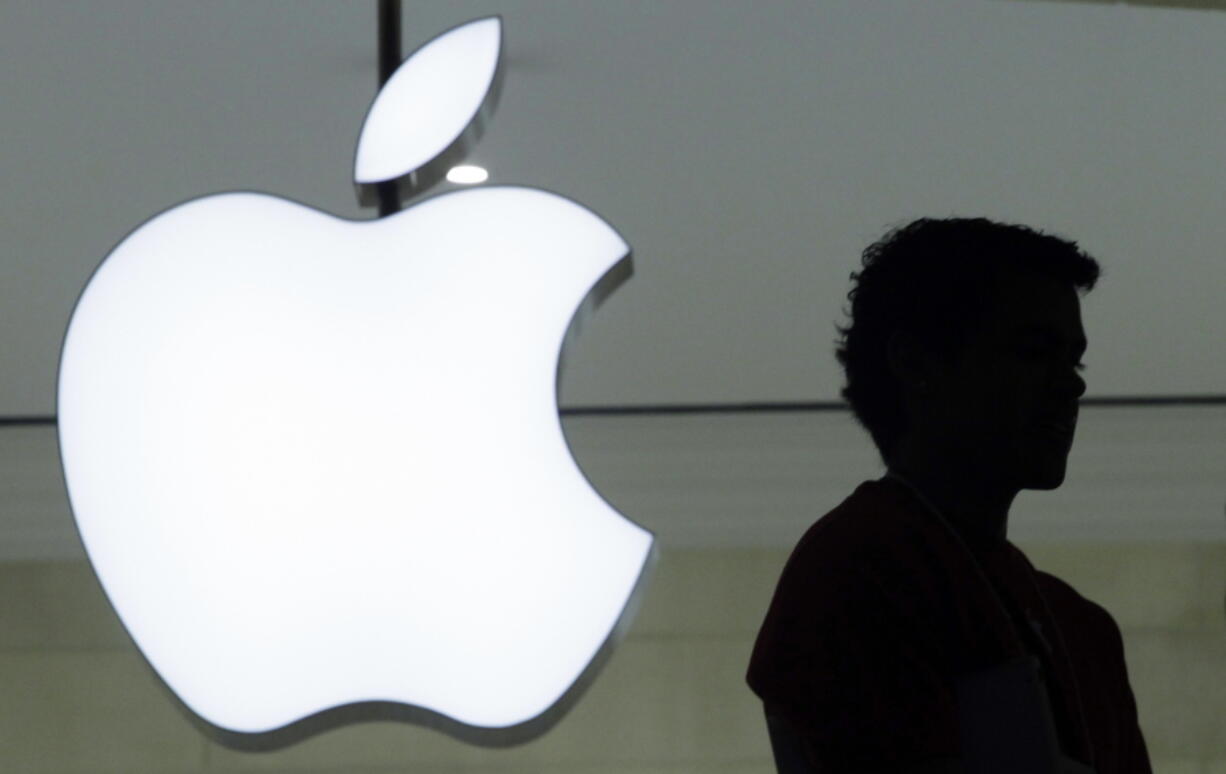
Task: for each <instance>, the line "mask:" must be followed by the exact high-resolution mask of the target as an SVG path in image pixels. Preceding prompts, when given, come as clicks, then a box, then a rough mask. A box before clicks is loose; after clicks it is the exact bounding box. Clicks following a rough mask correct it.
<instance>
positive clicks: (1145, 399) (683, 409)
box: [560, 395, 1226, 416]
mask: <svg viewBox="0 0 1226 774" xmlns="http://www.w3.org/2000/svg"><path fill="white" fill-rule="evenodd" d="M1078 404H1079V405H1081V406H1226V395H1171V396H1163V395H1137V396H1119V397H1103V398H1082V399H1081V400H1080V401H1078ZM850 410H851V408H850V406H848V404H847V403H846V402H844V401H810V402H806V401H794V402H787V401H781V402H776V403H708V404H686V403H679V404H661V405H643V406H571V407H567V408H563V409H561V410H560V413H561V414H562V416H624V415H633V414H653V415H662V414H769V413H777V414H781V413H811V412H819V411H850Z"/></svg>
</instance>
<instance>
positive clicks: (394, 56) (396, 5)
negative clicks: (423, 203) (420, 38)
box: [375, 0, 402, 218]
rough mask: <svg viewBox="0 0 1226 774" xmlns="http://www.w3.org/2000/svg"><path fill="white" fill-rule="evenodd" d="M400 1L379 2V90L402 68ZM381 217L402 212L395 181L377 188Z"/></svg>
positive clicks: (384, 0) (378, 185)
mask: <svg viewBox="0 0 1226 774" xmlns="http://www.w3.org/2000/svg"><path fill="white" fill-rule="evenodd" d="M401 56H402V54H401V53H400V0H379V88H380V89H382V88H383V84H385V83H387V80H388V78H391V77H392V73H394V72H395V71H396V68H397V67H399V66H400V59H401ZM375 190H376V191H377V192H378V195H379V217H381V218H382V217H384V216H387V215H391V214H392V213H394V212H399V211H400V191H399V190H398V186H397V185H396V181H395V180H388V181H387V182H384V183H379V184H377V185H376V186H375Z"/></svg>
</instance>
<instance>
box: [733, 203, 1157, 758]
mask: <svg viewBox="0 0 1226 774" xmlns="http://www.w3.org/2000/svg"><path fill="white" fill-rule="evenodd" d="M862 268H863V270H862V271H861V272H860V273H859V274H856V273H853V274H852V275H851V278H852V279H853V280H856V281H857V283H856V285H855V286H854V287H853V288H852V290H851V292H849V293H848V298H849V300H851V302H852V309H851V325H850V326H849V327H846V328H842V327H839V328H838V330H839V332H840V334H841V335H842V337H843V338H842V341H841V342H840V346H839V347H838V349H837V350H836V357H837V358H838V360H839V362H840V363H841V364H842V365H843V367H844V369H845V374H846V377H847V384H846V386H845V387H844V388H843V390H842V395H843V397H844V398H846V399H847V401H848V402H849V404H850V405H851V409H852V412H853V414H854V416H855V418H856V420H857V422H858V423H859V424H860V425H861V426H863V427H864V428H865V429H866V430H867V431H868V433H869V434H870V436H871V437H872V440H873V442H874V445H875V446H876V447H877V449H878V451H879V452H880V454H881V458H882V461H883V462H884V463H885V466H886V468H887V473H886V476H885V477H883V478H881V479H880V480H877V481H866V482H864V483H863V484H861V485H860V486H859V487H858V488H857V489H856V490H855V491H854V492H853V493H852V494H851V495H850V496H849V497H847V498H846V499H845V500H844V501H843V502H842V503H841V504H840V505H839V506H838V507H836V508H835V509H834V510H832V511H831V512H829V513H827V514H826V515H825V516H823V517H822V518H821V519H819V520H818V521H817V522H816V523H815V524H814V525H813V526H812V527H811V528H810V529H809V530H808V532H806V533H805V535H804V537H803V538H802V539H801V540H800V542H799V543H798V544H797V546H796V548H795V550H794V551H793V553H792V555H791V557H790V558H789V560H788V563H787V565H786V566H785V568H784V571H783V574H782V576H781V577H780V580H779V584H778V586H777V588H776V590H775V595H774V598H773V599H772V602H771V606H770V609H769V611H768V613H767V615H766V619H765V621H764V623H763V625H762V629H761V631H760V632H759V635H758V639H757V642H756V643H755V647H754V652H753V656H752V659H751V662H750V667H749V672H748V682H749V685H750V687H751V688H752V689H753V690H754V692H755V693H757V695H758V696H759V697H760V698H761V699H762V700H763V703H764V707H765V710H766V714H767V718H768V726H769V729H770V733H771V740H772V744H773V746H774V749H775V754H776V761H777V763H778V764H779V767H780V771H781V772H792V771H795V772H821V773H822V774H827V773H829V772H833V773H834V774H851V773H853V772H968V773H970V774H977V773H978V772H985V773H986V772H991V773H992V774H1009V773H1010V772H1019V774H1039V772H1044V773H1046V772H1061V773H1063V772H1090V771H1093V772H1096V773H1097V774H1150V771H1151V770H1150V763H1149V757H1148V753H1147V750H1146V746H1145V741H1144V738H1143V736H1142V734H1141V731H1140V728H1139V727H1138V724H1137V713H1136V704H1135V701H1134V697H1133V694H1132V690H1131V687H1130V685H1129V682H1128V674H1127V668H1126V665H1125V661H1124V653H1123V643H1122V639H1121V637H1120V632H1119V627H1118V626H1117V625H1116V623H1115V621H1114V619H1113V618H1112V617H1111V615H1110V614H1109V613H1108V612H1107V611H1106V610H1104V609H1103V608H1102V607H1100V606H1099V605H1097V604H1095V603H1093V602H1091V601H1089V600H1086V599H1085V598H1083V597H1082V596H1081V595H1080V594H1078V593H1077V592H1076V591H1075V590H1074V589H1073V588H1072V587H1071V586H1069V585H1068V584H1066V583H1064V582H1063V581H1061V580H1059V579H1058V578H1055V577H1054V576H1052V575H1050V574H1048V573H1044V572H1039V571H1037V570H1035V569H1034V567H1033V566H1032V565H1031V564H1030V562H1029V560H1028V559H1026V557H1025V555H1024V554H1023V553H1022V552H1021V551H1020V550H1019V549H1018V548H1017V547H1016V546H1014V545H1013V544H1012V543H1010V542H1009V541H1008V538H1007V526H1008V517H1009V507H1010V505H1011V504H1012V502H1013V499H1014V498H1015V497H1016V496H1017V493H1018V492H1019V491H1021V490H1022V489H1041V490H1050V489H1055V488H1057V487H1059V486H1060V485H1061V484H1062V483H1063V481H1064V478H1065V470H1066V465H1067V460H1068V454H1069V450H1070V447H1071V444H1072V441H1073V430H1074V428H1075V427H1076V422H1077V414H1078V399H1079V398H1080V397H1081V395H1082V394H1084V392H1085V389H1086V383H1085V381H1084V380H1083V379H1082V377H1081V375H1080V374H1079V371H1080V370H1081V369H1082V368H1083V367H1084V365H1083V364H1081V362H1080V359H1081V357H1082V355H1083V353H1084V352H1085V349H1086V346H1087V341H1086V335H1085V331H1084V329H1083V327H1082V323H1081V314H1080V303H1079V294H1078V291H1079V290H1085V291H1089V290H1092V289H1093V287H1094V285H1095V283H1096V282H1097V280H1098V277H1099V272H1100V270H1099V266H1098V263H1097V262H1096V261H1095V260H1094V259H1093V258H1090V257H1089V256H1088V255H1086V254H1085V253H1084V252H1082V251H1081V250H1080V249H1079V248H1078V247H1077V245H1076V243H1073V242H1068V241H1065V240H1062V239H1059V238H1056V237H1054V236H1050V235H1046V234H1043V233H1041V232H1036V231H1033V230H1031V229H1028V228H1026V227H1024V226H1014V225H1005V224H1000V223H995V222H992V221H989V220H986V219H948V220H933V219H921V220H917V221H914V222H912V223H910V224H908V225H906V226H904V227H901V228H899V229H896V230H894V231H892V232H891V233H889V234H887V235H886V236H885V237H883V238H882V239H881V240H880V241H878V242H877V243H875V244H873V245H871V246H869V247H868V248H867V249H866V250H865V252H864V255H863V261H862Z"/></svg>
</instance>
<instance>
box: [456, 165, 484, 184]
mask: <svg viewBox="0 0 1226 774" xmlns="http://www.w3.org/2000/svg"><path fill="white" fill-rule="evenodd" d="M489 177H490V173H489V172H487V171H485V167H478V166H474V165H472V164H461V165H460V166H458V167H452V168H451V170H450V171H449V172H448V173H447V179H448V180H450V181H451V182H453V183H463V184H466V185H471V184H473V183H484V182H485V181H486V180H488V179H489Z"/></svg>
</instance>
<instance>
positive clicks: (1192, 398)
mask: <svg viewBox="0 0 1226 774" xmlns="http://www.w3.org/2000/svg"><path fill="white" fill-rule="evenodd" d="M1079 404H1080V405H1082V406H1124V407H1133V406H1226V395H1170V396H1166V395H1137V396H1119V397H1105V398H1082V399H1081V401H1079ZM849 410H850V407H849V406H848V405H847V403H845V402H843V401H810V402H805V401H793V402H787V401H780V402H776V403H662V404H654V405H641V406H568V407H565V408H562V409H559V413H560V414H561V415H562V416H564V417H598V416H633V415H640V414H641V415H653V416H662V415H673V414H783V413H792V414H797V413H815V412H820V411H849ZM54 425H55V417H54V416H29V417H0V427H6V426H7V427H19V426H54Z"/></svg>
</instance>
